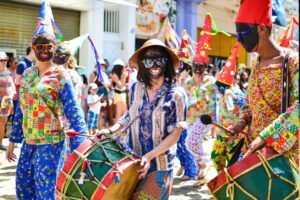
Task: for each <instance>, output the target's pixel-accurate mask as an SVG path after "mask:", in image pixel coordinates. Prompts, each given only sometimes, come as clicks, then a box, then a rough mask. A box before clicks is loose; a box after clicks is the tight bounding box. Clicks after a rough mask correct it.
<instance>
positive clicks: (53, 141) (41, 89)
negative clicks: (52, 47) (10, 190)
mask: <svg viewBox="0 0 300 200" xmlns="http://www.w3.org/2000/svg"><path fill="white" fill-rule="evenodd" d="M76 99H77V98H76V93H75V91H74V88H73V85H72V81H71V78H70V76H69V75H68V73H67V72H66V70H65V69H64V68H62V67H61V66H57V67H55V68H54V69H51V70H49V71H47V72H46V73H45V74H44V75H42V76H40V77H39V76H38V68H37V66H32V67H30V68H28V69H27V70H26V71H25V72H24V78H23V79H22V81H21V85H20V100H19V102H20V104H19V105H20V106H19V107H18V108H17V111H16V116H15V119H14V123H13V127H12V133H11V134H10V138H9V140H10V141H11V142H14V143H20V142H22V141H23V139H24V142H23V146H22V148H21V154H20V158H19V162H18V166H17V173H16V176H17V178H16V179H17V180H16V183H17V196H18V198H19V199H47V200H50V199H53V200H54V199H55V186H56V177H57V169H58V162H59V160H60V158H61V152H62V151H63V146H64V145H63V143H64V140H65V130H64V127H63V124H62V114H63V113H62V112H61V109H60V107H63V108H64V114H65V115H66V117H67V118H68V120H69V122H70V124H71V128H73V129H74V130H75V131H76V132H78V133H80V134H87V128H86V125H85V121H84V114H83V112H82V110H81V106H80V104H79V102H78V100H76ZM74 140H76V138H74ZM79 140H81V138H80V139H79ZM80 143H81V142H80V141H79V142H75V144H76V146H78V145H79V144H80ZM70 145H72V143H70ZM72 149H73V148H72Z"/></svg>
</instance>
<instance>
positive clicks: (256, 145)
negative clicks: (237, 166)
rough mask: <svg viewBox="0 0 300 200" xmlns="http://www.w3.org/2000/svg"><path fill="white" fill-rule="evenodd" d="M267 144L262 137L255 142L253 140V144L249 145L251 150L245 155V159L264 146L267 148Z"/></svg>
mask: <svg viewBox="0 0 300 200" xmlns="http://www.w3.org/2000/svg"><path fill="white" fill-rule="evenodd" d="M265 144H266V141H265V140H264V139H263V138H262V137H261V136H258V137H256V138H255V140H253V142H252V143H251V144H250V145H249V149H248V151H247V152H246V153H245V155H244V158H246V157H247V156H249V155H250V154H252V153H254V152H255V151H257V150H259V149H261V148H262V147H263V146H265Z"/></svg>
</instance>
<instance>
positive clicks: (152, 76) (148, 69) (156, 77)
mask: <svg viewBox="0 0 300 200" xmlns="http://www.w3.org/2000/svg"><path fill="white" fill-rule="evenodd" d="M153 68H160V69H161V71H160V73H159V74H157V75H154V74H152V73H151V72H150V70H151V69H153ZM146 70H147V71H148V72H149V74H150V77H151V78H153V79H158V78H160V77H161V76H162V75H164V73H165V71H166V65H163V66H157V65H156V63H154V65H153V67H151V68H146Z"/></svg>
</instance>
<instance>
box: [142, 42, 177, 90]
mask: <svg viewBox="0 0 300 200" xmlns="http://www.w3.org/2000/svg"><path fill="white" fill-rule="evenodd" d="M154 48H156V49H160V50H161V52H162V53H163V55H164V56H165V57H166V58H167V59H168V61H167V63H166V70H165V72H164V76H165V81H166V82H167V83H169V84H171V83H175V82H176V72H175V69H174V65H173V61H172V59H171V56H170V54H169V53H168V52H167V50H166V49H165V48H163V47H161V46H150V47H147V48H145V49H143V50H142V51H141V52H140V54H139V56H138V66H139V69H138V74H137V79H138V80H139V81H141V82H143V83H144V84H145V85H146V86H148V87H150V88H151V87H152V84H151V77H150V75H149V73H148V72H147V70H146V68H145V66H144V64H143V63H142V60H143V59H144V57H145V53H146V52H147V51H148V50H149V49H154Z"/></svg>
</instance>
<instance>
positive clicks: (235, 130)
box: [225, 120, 246, 139]
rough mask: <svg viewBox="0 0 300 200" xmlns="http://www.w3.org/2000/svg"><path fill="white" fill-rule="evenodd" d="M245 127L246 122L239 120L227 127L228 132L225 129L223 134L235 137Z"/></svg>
mask: <svg viewBox="0 0 300 200" xmlns="http://www.w3.org/2000/svg"><path fill="white" fill-rule="evenodd" d="M245 127H246V122H245V121H243V120H240V121H238V122H237V123H236V124H234V125H232V126H229V127H227V129H229V131H230V132H226V131H225V134H226V135H228V136H229V137H230V138H231V139H236V138H237V137H238V135H239V133H241V132H242V131H243V130H244V128H245Z"/></svg>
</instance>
